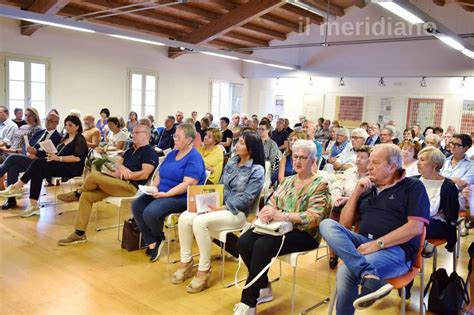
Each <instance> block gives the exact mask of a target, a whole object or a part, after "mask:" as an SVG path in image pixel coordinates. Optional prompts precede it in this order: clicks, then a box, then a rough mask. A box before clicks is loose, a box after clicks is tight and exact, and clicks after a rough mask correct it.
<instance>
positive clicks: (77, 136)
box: [0, 115, 88, 218]
mask: <svg viewBox="0 0 474 315" xmlns="http://www.w3.org/2000/svg"><path fill="white" fill-rule="evenodd" d="M64 127H65V130H66V135H65V136H64V138H63V140H62V141H61V143H60V144H59V145H58V147H57V150H58V152H57V153H48V154H47V155H46V159H41V158H40V159H36V160H34V161H33V162H32V163H31V164H30V166H29V167H28V169H27V170H26V172H25V173H24V174H23V176H22V177H21V178H20V179H19V180H18V181H17V182H16V183H15V184H13V185H10V186H8V188H7V189H6V190H4V191H1V192H0V196H2V197H18V196H21V195H22V194H23V186H24V185H25V184H27V183H28V182H29V181H30V180H31V184H30V206H29V207H28V208H27V209H26V210H24V211H23V212H22V213H21V216H22V217H24V218H25V217H30V216H32V215H38V214H39V213H40V208H39V207H38V199H39V196H40V192H41V186H42V182H43V179H45V178H50V177H65V178H72V177H75V176H79V175H81V174H82V171H83V169H84V161H85V160H86V156H87V153H88V148H87V141H86V139H85V138H84V136H83V135H82V124H81V120H80V119H79V118H78V117H77V116H72V115H69V116H67V117H66V119H64Z"/></svg>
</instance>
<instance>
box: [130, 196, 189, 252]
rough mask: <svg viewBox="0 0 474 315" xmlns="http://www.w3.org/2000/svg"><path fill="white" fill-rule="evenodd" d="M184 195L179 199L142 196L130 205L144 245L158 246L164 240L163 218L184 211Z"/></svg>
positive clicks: (185, 205)
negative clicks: (155, 244)
mask: <svg viewBox="0 0 474 315" xmlns="http://www.w3.org/2000/svg"><path fill="white" fill-rule="evenodd" d="M186 207H187V198H186V195H184V196H179V197H169V198H159V199H155V198H153V197H152V196H149V195H142V196H140V197H138V198H137V200H135V201H134V202H133V204H132V212H133V217H134V218H135V221H136V222H137V225H138V227H139V228H140V232H142V235H143V239H144V240H145V244H146V245H149V244H153V243H155V242H156V243H157V245H159V244H160V242H161V241H162V240H164V239H165V234H164V233H163V225H164V220H165V218H166V217H167V216H168V215H170V214H171V213H181V212H183V211H184V210H186Z"/></svg>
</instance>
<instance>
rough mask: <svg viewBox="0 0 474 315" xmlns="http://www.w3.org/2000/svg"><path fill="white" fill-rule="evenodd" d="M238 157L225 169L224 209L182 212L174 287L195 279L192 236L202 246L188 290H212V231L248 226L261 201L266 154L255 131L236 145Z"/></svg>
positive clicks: (223, 178) (246, 134)
mask: <svg viewBox="0 0 474 315" xmlns="http://www.w3.org/2000/svg"><path fill="white" fill-rule="evenodd" d="M235 154H236V156H234V157H233V158H231V159H230V160H229V162H228V163H227V164H226V166H225V168H224V173H223V174H222V177H221V180H220V183H221V184H224V206H223V207H216V206H211V205H209V206H208V207H209V208H211V209H212V211H210V212H208V213H204V214H199V215H198V214H197V213H195V212H193V213H191V212H188V211H185V212H183V213H182V214H181V215H180V217H179V223H178V228H179V239H180V247H181V264H180V266H179V268H178V270H177V271H176V272H175V273H174V274H173V278H172V280H171V281H172V282H173V283H174V284H178V283H182V282H184V281H185V280H186V279H188V278H191V277H192V276H193V270H192V268H193V258H192V253H191V248H192V244H193V236H195V237H196V242H197V245H198V247H199V267H198V271H197V273H196V275H195V276H194V277H193V279H192V281H191V282H190V283H189V284H188V285H187V287H186V291H188V292H190V293H194V292H200V291H202V290H204V289H206V288H207V287H209V280H210V276H211V236H210V234H209V230H213V231H219V230H224V229H234V228H235V229H238V228H241V227H243V226H244V224H245V223H246V221H247V219H246V217H247V215H248V214H249V210H250V207H251V205H252V203H253V201H254V200H255V198H258V196H259V194H260V192H261V190H262V187H263V183H264V165H265V153H264V148H263V143H262V140H261V139H260V137H259V136H258V134H257V133H256V132H254V131H249V132H245V133H244V134H243V135H242V136H241V137H240V139H239V141H238V142H237V144H236V146H235Z"/></svg>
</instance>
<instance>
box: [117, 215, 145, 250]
mask: <svg viewBox="0 0 474 315" xmlns="http://www.w3.org/2000/svg"><path fill="white" fill-rule="evenodd" d="M144 246H145V241H144V240H143V238H141V235H140V229H139V228H138V226H137V223H136V222H135V219H133V218H131V219H128V220H126V221H124V222H123V234H122V248H124V249H126V250H128V251H129V252H130V251H134V250H138V249H140V248H143V247H144Z"/></svg>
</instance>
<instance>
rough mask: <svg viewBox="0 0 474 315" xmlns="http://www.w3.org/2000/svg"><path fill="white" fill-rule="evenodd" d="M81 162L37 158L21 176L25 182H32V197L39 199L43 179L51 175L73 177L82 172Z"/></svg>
mask: <svg viewBox="0 0 474 315" xmlns="http://www.w3.org/2000/svg"><path fill="white" fill-rule="evenodd" d="M79 164H80V163H65V162H58V161H52V162H47V161H46V160H45V159H36V160H34V161H33V163H31V164H30V166H29V167H28V169H27V170H26V172H25V173H24V174H23V176H22V177H21V178H20V179H21V181H22V182H23V183H25V184H26V183H28V182H29V181H30V180H31V183H30V199H33V200H38V199H39V196H40V193H41V185H42V183H43V179H45V178H49V177H63V178H72V177H74V176H78V175H80V174H81V173H82V168H83V166H80V165H79Z"/></svg>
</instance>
